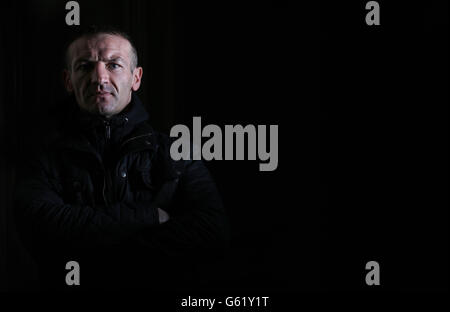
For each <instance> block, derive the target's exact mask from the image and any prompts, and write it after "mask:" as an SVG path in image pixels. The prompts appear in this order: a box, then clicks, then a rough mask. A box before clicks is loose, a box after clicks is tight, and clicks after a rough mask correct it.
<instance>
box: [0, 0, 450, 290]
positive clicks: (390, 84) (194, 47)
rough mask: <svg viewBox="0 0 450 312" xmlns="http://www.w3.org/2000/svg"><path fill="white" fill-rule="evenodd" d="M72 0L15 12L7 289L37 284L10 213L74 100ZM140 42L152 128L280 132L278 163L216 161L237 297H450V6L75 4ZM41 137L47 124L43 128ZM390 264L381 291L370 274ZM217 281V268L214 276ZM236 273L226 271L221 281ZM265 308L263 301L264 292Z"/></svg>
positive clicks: (9, 36)
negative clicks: (369, 9) (18, 170)
mask: <svg viewBox="0 0 450 312" xmlns="http://www.w3.org/2000/svg"><path fill="white" fill-rule="evenodd" d="M65 3H66V1H49V0H46V1H21V2H20V3H17V2H16V3H2V4H1V6H2V12H3V14H2V16H3V18H2V19H1V27H0V29H1V38H0V39H1V41H0V42H1V50H0V53H1V59H2V61H3V62H2V64H3V65H2V70H1V72H0V73H1V75H0V77H1V78H0V79H1V81H0V91H1V92H0V96H1V98H0V99H1V106H0V122H1V135H2V146H3V147H4V149H3V152H2V154H1V155H2V158H1V161H0V168H1V171H0V172H1V176H0V200H1V201H0V231H1V233H0V287H1V288H2V289H5V290H23V289H35V288H36V286H35V268H34V266H33V262H32V260H31V259H30V258H29V256H28V255H27V253H26V252H25V250H24V249H23V247H22V246H21V244H20V242H19V241H18V239H17V235H16V233H15V229H14V223H13V222H12V218H11V215H12V213H11V211H12V209H13V207H12V206H11V192H12V187H13V182H14V172H15V167H17V166H18V165H20V164H17V163H16V162H15V159H16V158H17V157H16V156H17V155H26V151H25V150H24V147H25V146H26V145H27V142H29V141H33V140H34V139H35V138H36V136H39V131H38V130H39V129H41V128H42V127H43V126H44V127H45V125H46V124H50V123H51V120H52V116H53V115H52V113H51V112H52V110H54V109H55V108H59V107H60V106H59V105H58V104H60V101H61V99H63V98H64V96H65V93H64V90H63V88H62V84H61V82H60V80H61V71H60V66H61V55H62V53H63V43H64V41H65V38H67V37H68V36H69V35H70V34H71V32H72V31H73V28H74V27H77V26H70V27H69V26H67V25H66V24H65V15H66V13H67V11H66V10H65ZM78 3H79V4H80V7H81V24H82V25H86V24H93V23H95V24H102V23H107V24H115V25H117V26H121V27H122V28H123V29H124V30H125V31H127V32H128V33H129V34H130V35H131V37H132V38H133V39H134V41H135V44H136V46H137V49H138V54H139V60H140V65H141V66H143V67H144V77H143V84H142V86H141V89H140V90H139V91H138V94H139V96H140V97H141V99H142V100H143V102H144V103H145V105H146V107H147V109H148V111H149V112H150V118H151V121H152V124H153V125H154V126H155V128H156V129H159V130H161V131H165V132H168V131H169V129H170V128H171V126H172V125H174V124H177V123H184V124H187V125H188V126H191V124H192V117H193V116H201V117H202V124H203V125H206V124H218V125H220V126H222V127H223V126H224V125H225V124H232V125H236V124H242V125H247V124H255V125H256V124H262V125H263V124H264V125H270V124H278V125H279V164H278V168H277V170H276V171H274V172H260V171H259V170H258V168H259V167H258V161H213V162H208V163H207V166H208V167H209V168H210V170H211V172H212V174H213V176H214V178H215V180H216V182H217V184H218V187H219V189H220V191H221V194H222V196H223V199H224V202H225V204H226V207H227V211H228V213H229V215H230V218H231V225H232V247H231V251H230V253H229V254H228V255H227V257H226V258H225V259H224V260H223V263H221V264H220V265H217V266H211V267H210V268H206V269H207V270H210V271H211V274H210V276H211V289H217V290H221V291H224V292H225V293H226V292H227V291H229V290H234V291H236V290H247V291H250V290H251V291H256V292H258V291H260V292H263V291H264V292H267V291H301V290H307V291H311V290H368V291H374V290H375V291H376V290H379V289H388V290H410V289H428V290H442V289H446V288H448V167H447V166H448V165H447V164H448V162H447V159H448V136H447V135H448V31H447V28H448V7H447V4H446V2H437V1H427V2H425V1H423V2H422V3H420V4H413V3H411V2H410V1H409V2H406V1H396V4H395V5H394V4H392V3H390V2H388V1H379V3H380V6H381V26H371V27H369V26H367V25H366V24H365V15H366V10H365V8H364V6H365V3H366V1H354V2H351V3H347V2H344V1H329V2H324V1H322V2H320V5H319V2H317V4H316V5H313V4H309V3H306V2H305V3H301V4H299V5H296V6H294V5H292V4H290V2H287V1H277V2H275V1H245V2H243V1H214V2H213V1H195V2H187V1H185V2H181V1H180V2H175V1H172V0H170V1H143V0H142V1H78ZM38 128H39V129H38ZM371 260H376V261H378V262H379V263H380V266H381V285H382V286H380V287H379V288H376V287H368V286H366V285H365V274H366V270H365V264H366V263H367V262H368V261H371ZM219 267H220V268H221V269H220V270H219V269H218V268H219ZM223 267H225V269H223ZM257 295H265V294H260V293H257Z"/></svg>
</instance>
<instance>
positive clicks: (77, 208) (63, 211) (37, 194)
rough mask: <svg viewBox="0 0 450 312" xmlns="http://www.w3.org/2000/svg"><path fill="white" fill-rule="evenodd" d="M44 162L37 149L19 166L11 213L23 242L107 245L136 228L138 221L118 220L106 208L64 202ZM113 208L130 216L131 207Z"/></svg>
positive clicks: (83, 245) (124, 237)
mask: <svg viewBox="0 0 450 312" xmlns="http://www.w3.org/2000/svg"><path fill="white" fill-rule="evenodd" d="M46 164H49V161H48V159H46V157H45V154H44V153H41V154H40V155H39V156H38V157H35V158H34V159H33V160H30V161H27V163H26V164H25V166H24V167H22V168H20V169H21V170H20V173H19V177H18V182H17V184H16V188H15V194H14V201H15V205H14V206H15V211H14V212H15V213H14V214H15V219H16V225H17V226H18V228H19V232H20V234H21V236H22V237H23V238H24V239H25V241H26V242H25V243H26V244H29V240H30V239H31V240H32V241H33V244H46V243H47V244H51V245H54V246H65V247H69V248H71V247H74V248H89V247H97V246H110V245H115V244H118V243H120V242H122V241H123V240H124V239H126V238H127V237H128V236H129V235H131V233H134V232H135V231H136V230H138V229H140V226H139V223H136V222H134V223H133V222H126V223H125V222H122V221H121V220H120V219H117V218H115V217H113V216H112V215H110V214H107V213H106V211H107V209H98V208H96V209H93V208H92V207H90V206H86V205H74V204H68V203H65V202H64V200H63V198H62V196H61V195H60V194H59V192H58V187H56V186H55V179H54V178H53V177H52V175H51V174H50V173H49V171H50V170H49V168H47V166H46ZM117 210H120V211H121V213H122V214H126V212H127V211H129V212H130V214H129V215H127V216H126V217H127V218H128V220H130V219H132V218H134V216H133V215H132V212H133V210H132V209H128V207H125V205H124V207H121V208H120V209H117ZM122 217H123V220H125V219H126V218H125V216H122ZM24 236H25V237H24ZM55 243H56V244H57V245H55ZM34 247H37V246H34Z"/></svg>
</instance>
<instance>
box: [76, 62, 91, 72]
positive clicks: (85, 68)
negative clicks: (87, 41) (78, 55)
mask: <svg viewBox="0 0 450 312" xmlns="http://www.w3.org/2000/svg"><path fill="white" fill-rule="evenodd" d="M91 67H92V64H91V63H80V64H79V65H78V66H77V68H76V70H81V71H88V70H89V69H90V68H91Z"/></svg>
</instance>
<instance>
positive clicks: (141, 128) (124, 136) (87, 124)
mask: <svg viewBox="0 0 450 312" xmlns="http://www.w3.org/2000/svg"><path fill="white" fill-rule="evenodd" d="M67 117H68V120H67V119H66V120H67V122H65V123H64V124H63V125H62V127H61V128H62V129H61V130H62V133H64V134H65V135H63V138H62V140H60V141H59V142H58V145H59V146H62V147H65V148H70V149H75V150H80V151H85V152H90V153H94V154H96V152H95V149H94V147H93V146H92V144H91V143H90V142H89V140H88V139H87V137H86V135H83V133H86V132H89V131H94V130H95V128H100V127H102V128H104V127H105V123H106V122H109V124H110V126H111V127H113V128H121V135H120V136H121V139H120V150H121V154H122V153H125V154H126V153H128V152H129V150H130V149H132V150H137V149H150V150H154V151H155V150H156V148H157V146H156V140H155V139H154V136H153V135H152V133H153V129H152V127H151V126H150V124H148V122H146V121H147V120H148V117H149V116H148V113H147V111H146V110H145V108H144V106H143V104H142V102H141V101H140V99H139V98H138V96H137V95H135V94H134V93H133V94H132V99H131V102H130V103H129V104H128V105H127V107H125V109H124V110H123V111H122V112H120V113H119V114H117V115H115V116H112V117H111V118H109V119H106V118H104V117H102V116H97V115H93V114H90V113H87V112H84V111H82V110H81V109H80V108H79V107H78V105H77V104H76V102H74V103H72V109H71V110H70V112H69V114H68V116H67ZM122 149H125V150H124V151H122Z"/></svg>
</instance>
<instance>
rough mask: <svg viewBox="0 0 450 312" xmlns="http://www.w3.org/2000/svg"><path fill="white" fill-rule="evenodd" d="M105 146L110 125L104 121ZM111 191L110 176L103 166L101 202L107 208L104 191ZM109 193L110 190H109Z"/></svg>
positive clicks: (109, 137)
mask: <svg viewBox="0 0 450 312" xmlns="http://www.w3.org/2000/svg"><path fill="white" fill-rule="evenodd" d="M105 139H106V141H105V146H106V145H107V144H108V143H109V142H108V141H109V140H110V139H111V124H110V123H109V121H107V120H106V121H105ZM107 188H108V189H109V190H110V189H111V181H110V175H109V171H108V169H107V168H105V166H104V165H103V200H104V201H105V205H106V206H109V204H110V201H109V200H108V198H107V196H106V189H107ZM110 191H111V190H110Z"/></svg>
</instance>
